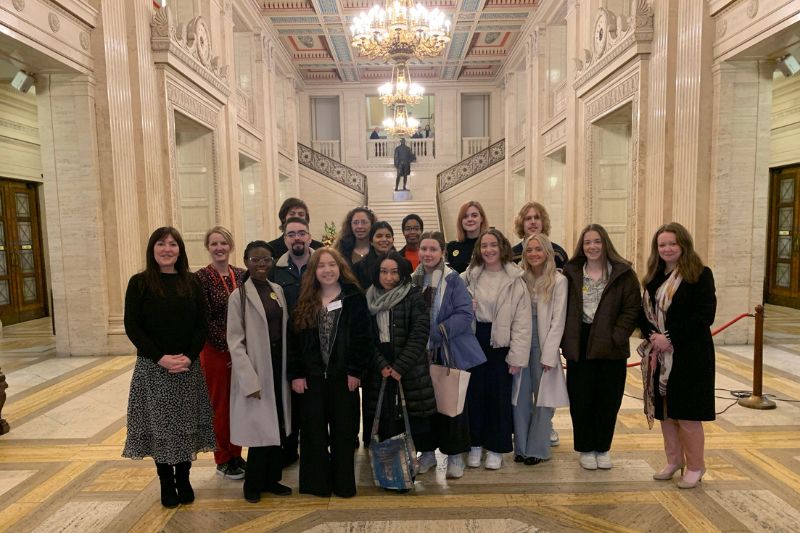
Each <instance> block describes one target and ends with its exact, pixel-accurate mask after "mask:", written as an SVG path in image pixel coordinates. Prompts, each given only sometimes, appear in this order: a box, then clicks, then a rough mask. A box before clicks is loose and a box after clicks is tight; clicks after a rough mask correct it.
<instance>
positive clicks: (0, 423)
mask: <svg viewBox="0 0 800 533" xmlns="http://www.w3.org/2000/svg"><path fill="white" fill-rule="evenodd" d="M7 388H8V383H6V376H5V374H3V370H2V369H0V435H4V434H6V433H8V432H9V430H10V429H11V428H10V426H9V425H8V422H6V420H5V419H4V418H3V405H5V403H6V389H7Z"/></svg>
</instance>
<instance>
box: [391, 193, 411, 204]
mask: <svg viewBox="0 0 800 533" xmlns="http://www.w3.org/2000/svg"><path fill="white" fill-rule="evenodd" d="M392 200H394V201H395V202H409V201H411V191H394V194H392Z"/></svg>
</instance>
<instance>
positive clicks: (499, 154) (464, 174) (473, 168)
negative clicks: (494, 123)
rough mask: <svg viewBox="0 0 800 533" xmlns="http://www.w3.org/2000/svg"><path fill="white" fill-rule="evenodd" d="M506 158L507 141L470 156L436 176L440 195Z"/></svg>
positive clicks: (501, 140)
mask: <svg viewBox="0 0 800 533" xmlns="http://www.w3.org/2000/svg"><path fill="white" fill-rule="evenodd" d="M505 158H506V140H505V139H500V140H499V141H497V142H496V143H494V144H492V145H490V146H488V147H486V148H484V149H483V150H481V151H480V152H478V153H476V154H474V155H471V156H469V157H468V158H466V159H463V160H461V161H459V162H458V163H456V164H455V165H453V166H451V167H450V168H447V169H445V170H443V171H442V172H439V174H437V175H436V191H437V193H438V194H440V193H443V192H444V191H446V190H447V189H450V188H452V187H455V186H456V185H458V184H459V183H461V182H463V181H465V180H467V179H469V178H471V177H472V176H474V175H475V174H478V173H479V172H482V171H484V170H486V169H487V168H489V167H490V166H492V165H494V164H495V163H499V162H500V161H502V160H504V159H505Z"/></svg>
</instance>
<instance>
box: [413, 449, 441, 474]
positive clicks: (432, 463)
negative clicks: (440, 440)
mask: <svg viewBox="0 0 800 533" xmlns="http://www.w3.org/2000/svg"><path fill="white" fill-rule="evenodd" d="M431 468H434V469H435V468H436V453H435V452H422V455H420V456H419V469H418V470H417V474H424V473H425V472H427V471H428V470H430V469H431Z"/></svg>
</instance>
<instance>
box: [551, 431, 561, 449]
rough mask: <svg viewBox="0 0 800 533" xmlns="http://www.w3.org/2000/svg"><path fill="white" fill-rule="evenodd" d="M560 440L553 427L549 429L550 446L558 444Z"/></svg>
mask: <svg viewBox="0 0 800 533" xmlns="http://www.w3.org/2000/svg"><path fill="white" fill-rule="evenodd" d="M559 444H561V440H560V439H559V438H558V431H556V430H555V429H553V430H551V431H550V446H558V445H559Z"/></svg>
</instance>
